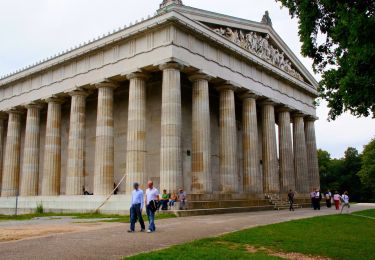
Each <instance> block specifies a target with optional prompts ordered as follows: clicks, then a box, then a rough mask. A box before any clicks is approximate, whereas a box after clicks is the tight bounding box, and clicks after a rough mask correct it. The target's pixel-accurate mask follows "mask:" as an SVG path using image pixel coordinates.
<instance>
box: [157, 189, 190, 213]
mask: <svg viewBox="0 0 375 260" xmlns="http://www.w3.org/2000/svg"><path fill="white" fill-rule="evenodd" d="M177 201H179V202H180V205H179V210H184V209H186V192H185V191H184V190H183V189H179V191H178V193H177V194H176V193H172V194H171V193H167V190H163V194H162V195H161V200H160V203H159V207H161V210H168V209H173V208H174V207H175V203H176V202H177Z"/></svg>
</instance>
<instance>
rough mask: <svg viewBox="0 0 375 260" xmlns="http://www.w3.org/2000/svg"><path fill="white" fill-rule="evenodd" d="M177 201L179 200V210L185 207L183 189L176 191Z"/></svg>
mask: <svg viewBox="0 0 375 260" xmlns="http://www.w3.org/2000/svg"><path fill="white" fill-rule="evenodd" d="M178 201H179V202H180V207H179V210H184V209H186V193H185V192H184V190H183V189H180V190H179V191H178Z"/></svg>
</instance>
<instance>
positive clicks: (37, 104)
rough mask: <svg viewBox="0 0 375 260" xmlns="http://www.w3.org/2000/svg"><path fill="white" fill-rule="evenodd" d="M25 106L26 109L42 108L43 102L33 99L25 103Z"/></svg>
mask: <svg viewBox="0 0 375 260" xmlns="http://www.w3.org/2000/svg"><path fill="white" fill-rule="evenodd" d="M25 108H26V109H29V108H36V109H39V110H40V109H42V108H43V104H42V103H40V102H35V101H33V102H30V103H28V104H26V105H25Z"/></svg>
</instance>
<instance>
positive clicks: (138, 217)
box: [128, 181, 186, 233]
mask: <svg viewBox="0 0 375 260" xmlns="http://www.w3.org/2000/svg"><path fill="white" fill-rule="evenodd" d="M147 187H148V188H147V189H146V196H144V193H143V190H142V189H140V188H139V183H134V184H133V188H134V190H133V191H132V196H131V206H130V229H129V230H128V232H129V233H132V232H135V223H136V222H137V221H139V224H140V225H141V232H145V230H146V226H145V223H144V220H143V217H142V211H143V208H144V207H145V208H146V214H147V218H148V222H149V225H148V229H147V233H152V232H155V230H156V227H155V212H156V211H157V210H159V209H160V207H161V209H162V210H167V209H168V206H169V208H173V207H174V205H175V203H176V201H179V202H180V207H179V209H180V210H181V209H186V193H185V192H184V190H183V189H180V190H179V192H178V195H176V194H175V193H173V194H172V195H171V194H168V193H167V190H163V194H162V195H161V198H160V197H159V195H160V194H159V191H158V189H156V188H155V187H154V183H153V182H152V181H148V182H147Z"/></svg>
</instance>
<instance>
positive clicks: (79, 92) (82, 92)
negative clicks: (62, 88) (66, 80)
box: [68, 88, 90, 97]
mask: <svg viewBox="0 0 375 260" xmlns="http://www.w3.org/2000/svg"><path fill="white" fill-rule="evenodd" d="M68 94H69V96H71V97H73V96H84V97H87V96H88V95H90V92H89V91H87V90H84V89H81V88H77V89H75V90H72V91H70V92H69V93H68Z"/></svg>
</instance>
